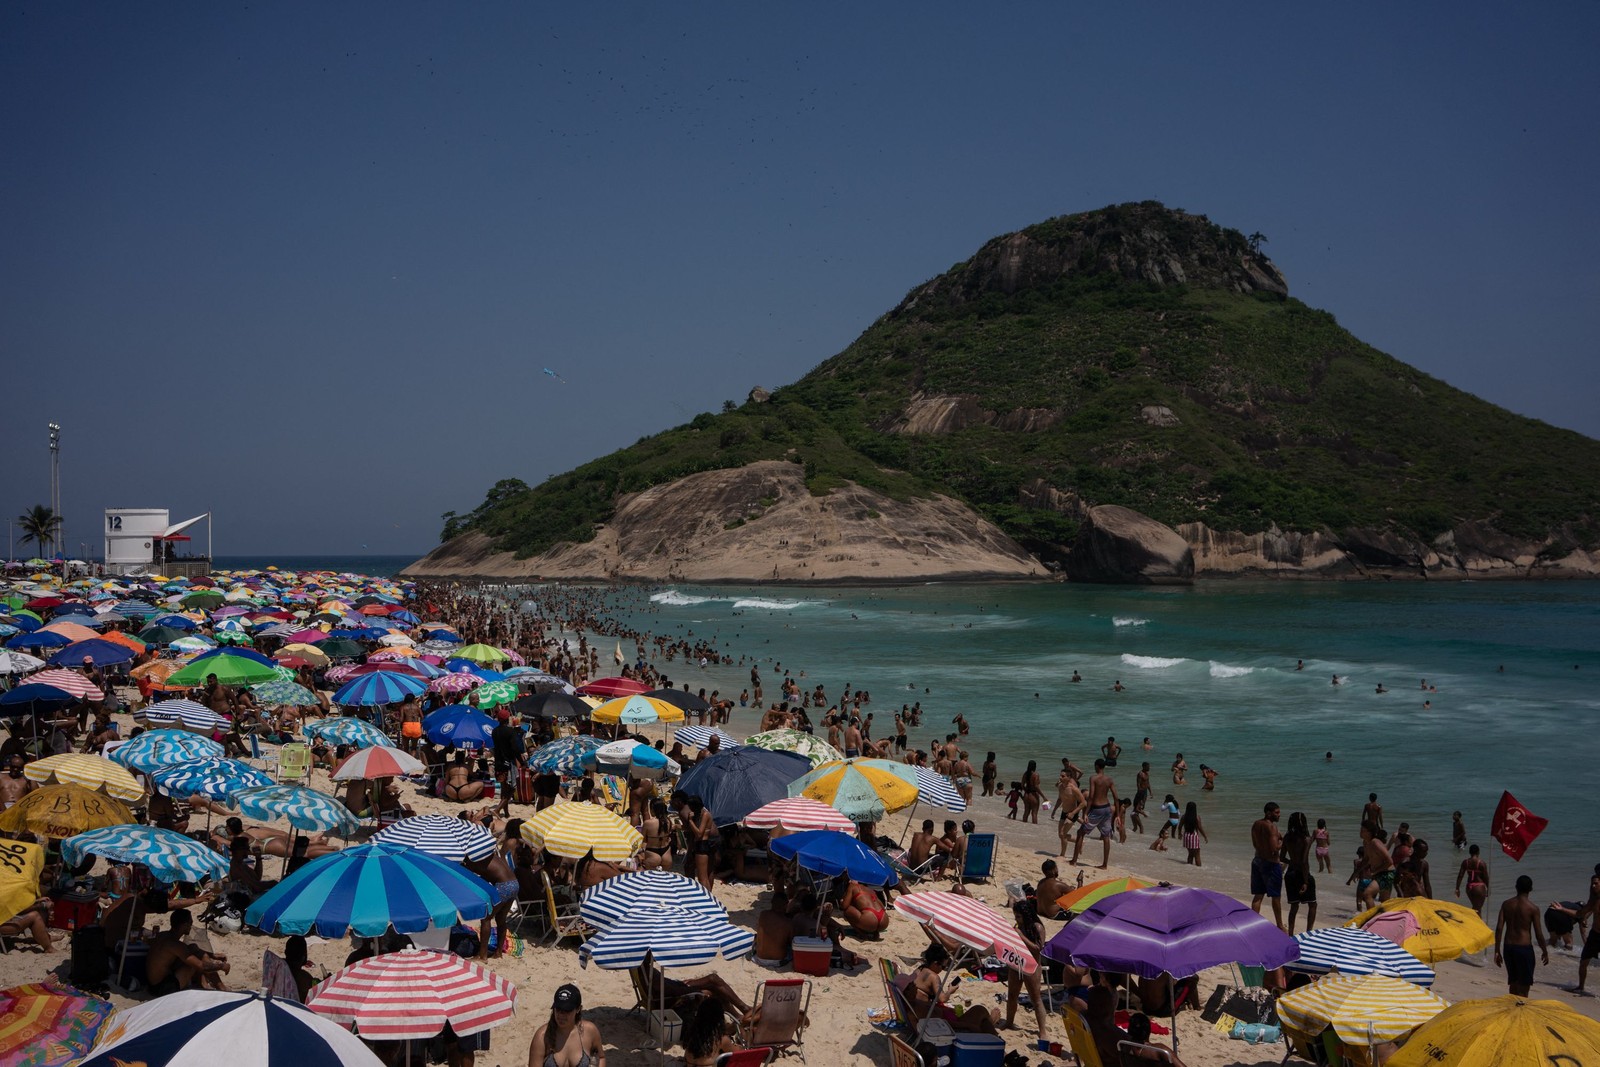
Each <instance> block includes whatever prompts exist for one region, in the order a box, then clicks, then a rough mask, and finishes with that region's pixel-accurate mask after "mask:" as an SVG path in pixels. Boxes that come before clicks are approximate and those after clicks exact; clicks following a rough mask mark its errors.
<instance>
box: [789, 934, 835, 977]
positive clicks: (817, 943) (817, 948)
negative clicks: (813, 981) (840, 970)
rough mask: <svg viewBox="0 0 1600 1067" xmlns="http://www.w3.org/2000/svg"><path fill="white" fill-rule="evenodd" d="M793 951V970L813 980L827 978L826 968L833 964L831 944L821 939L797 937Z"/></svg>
mask: <svg viewBox="0 0 1600 1067" xmlns="http://www.w3.org/2000/svg"><path fill="white" fill-rule="evenodd" d="M793 951H794V969H795V970H797V971H799V972H800V973H801V974H809V975H811V976H812V977H814V978H826V977H828V966H829V964H831V963H832V962H833V942H831V941H829V940H828V939H826V938H822V937H797V938H795V939H794V949H793Z"/></svg>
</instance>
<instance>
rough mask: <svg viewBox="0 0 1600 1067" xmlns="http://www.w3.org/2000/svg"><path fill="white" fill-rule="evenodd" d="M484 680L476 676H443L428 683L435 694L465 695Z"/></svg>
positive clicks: (462, 674)
mask: <svg viewBox="0 0 1600 1067" xmlns="http://www.w3.org/2000/svg"><path fill="white" fill-rule="evenodd" d="M481 681H483V679H481V678H479V677H478V676H477V675H476V674H467V673H465V672H463V673H461V674H443V675H440V676H439V677H437V678H435V679H434V680H433V681H431V682H429V683H428V688H429V689H431V690H433V691H434V692H435V693H465V692H466V691H467V690H468V689H473V688H475V687H476V686H477V684H478V683H479V682H481Z"/></svg>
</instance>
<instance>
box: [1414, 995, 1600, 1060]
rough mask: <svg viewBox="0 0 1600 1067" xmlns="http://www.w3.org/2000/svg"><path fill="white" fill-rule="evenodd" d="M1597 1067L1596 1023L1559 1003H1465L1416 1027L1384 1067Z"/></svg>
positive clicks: (1599, 1031) (1599, 1034)
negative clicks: (1539, 1066) (1541, 1066)
mask: <svg viewBox="0 0 1600 1067" xmlns="http://www.w3.org/2000/svg"><path fill="white" fill-rule="evenodd" d="M1513 1063H1517V1064H1521V1063H1528V1064H1550V1065H1562V1064H1564V1065H1568V1067H1576V1065H1579V1064H1594V1063H1600V1022H1596V1021H1595V1020H1593V1019H1591V1018H1589V1017H1588V1016H1586V1015H1581V1014H1579V1013H1578V1012H1577V1011H1575V1010H1574V1009H1573V1008H1572V1007H1571V1006H1570V1005H1568V1004H1563V1003H1562V1002H1560V1001H1558V1000H1527V999H1524V998H1523V997H1516V996H1509V995H1507V996H1499V997H1489V998H1487V999H1485V1000H1464V1001H1462V1002H1460V1003H1459V1004H1452V1005H1451V1006H1450V1007H1448V1008H1446V1009H1444V1010H1443V1011H1441V1012H1440V1013H1439V1014H1437V1015H1435V1016H1434V1017H1433V1018H1432V1019H1430V1020H1429V1021H1427V1022H1425V1023H1423V1024H1422V1026H1420V1027H1419V1028H1418V1029H1417V1030H1416V1032H1415V1033H1413V1034H1412V1035H1411V1037H1410V1038H1409V1039H1408V1040H1407V1041H1406V1043H1405V1045H1403V1046H1402V1047H1401V1049H1400V1051H1398V1052H1396V1053H1395V1054H1394V1055H1393V1056H1391V1057H1389V1063H1388V1067H1502V1065H1505V1064H1513Z"/></svg>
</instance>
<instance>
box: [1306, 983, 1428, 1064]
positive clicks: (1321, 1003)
mask: <svg viewBox="0 0 1600 1067" xmlns="http://www.w3.org/2000/svg"><path fill="white" fill-rule="evenodd" d="M1449 1006H1450V1004H1449V1002H1448V1001H1446V1000H1445V999H1444V998H1442V997H1440V996H1438V995H1437V994H1435V993H1433V992H1431V991H1429V990H1426V989H1423V988H1422V987H1421V986H1418V985H1412V984H1411V983H1410V982H1407V981H1405V980H1404V979H1401V978H1390V977H1389V976H1388V975H1382V974H1330V975H1328V976H1327V977H1325V978H1320V979H1318V980H1317V981H1315V982H1312V983H1311V984H1310V985H1308V986H1303V987H1301V988H1300V989H1297V990H1295V991H1294V992H1293V993H1285V994H1284V995H1283V996H1282V997H1280V998H1279V999H1278V1018H1279V1019H1280V1020H1282V1021H1283V1025H1284V1026H1287V1027H1288V1028H1289V1029H1291V1030H1294V1031H1296V1032H1297V1033H1300V1034H1303V1035H1305V1036H1306V1037H1307V1038H1315V1037H1316V1036H1317V1035H1318V1034H1320V1033H1322V1031H1323V1030H1325V1029H1327V1028H1328V1027H1330V1026H1331V1027H1333V1032H1334V1033H1335V1034H1337V1035H1339V1040H1341V1041H1343V1042H1344V1043H1345V1044H1347V1045H1361V1046H1363V1047H1371V1046H1372V1045H1377V1044H1381V1043H1382V1042H1384V1041H1394V1040H1395V1039H1397V1038H1400V1037H1403V1036H1404V1035H1406V1034H1408V1033H1410V1032H1411V1031H1412V1030H1415V1029H1416V1028H1417V1027H1419V1026H1421V1025H1422V1024H1423V1023H1425V1022H1427V1021H1428V1020H1430V1019H1432V1018H1433V1017H1434V1016H1435V1015H1438V1014H1439V1013H1440V1012H1441V1011H1444V1009H1446V1008H1448V1007H1449Z"/></svg>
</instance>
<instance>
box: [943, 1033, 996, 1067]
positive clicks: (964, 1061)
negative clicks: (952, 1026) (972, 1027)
mask: <svg viewBox="0 0 1600 1067" xmlns="http://www.w3.org/2000/svg"><path fill="white" fill-rule="evenodd" d="M1005 1058H1006V1042H1005V1039H1004V1038H1001V1037H996V1036H995V1035H994V1034H957V1035H956V1041H955V1050H954V1052H953V1054H952V1055H951V1057H950V1064H951V1067H1000V1065H1001V1063H1002V1062H1004V1060H1005Z"/></svg>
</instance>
